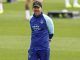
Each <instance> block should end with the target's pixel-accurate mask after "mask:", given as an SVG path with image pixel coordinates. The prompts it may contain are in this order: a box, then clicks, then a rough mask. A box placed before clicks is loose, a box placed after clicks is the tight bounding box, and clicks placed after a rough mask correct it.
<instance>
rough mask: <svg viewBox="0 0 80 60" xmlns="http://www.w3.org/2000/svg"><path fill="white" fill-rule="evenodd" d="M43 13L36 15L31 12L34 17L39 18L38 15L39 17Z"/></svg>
mask: <svg viewBox="0 0 80 60" xmlns="http://www.w3.org/2000/svg"><path fill="white" fill-rule="evenodd" d="M42 15H43V13H42V12H41V14H40V15H38V16H36V15H35V14H33V16H34V17H36V18H39V17H41V16H42Z"/></svg>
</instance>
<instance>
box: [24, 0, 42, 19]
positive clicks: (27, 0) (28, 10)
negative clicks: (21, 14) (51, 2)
mask: <svg viewBox="0 0 80 60" xmlns="http://www.w3.org/2000/svg"><path fill="white" fill-rule="evenodd" d="M31 1H32V0H26V3H25V9H26V19H30V4H31ZM34 1H39V2H41V3H42V2H43V0H33V1H32V2H34Z"/></svg>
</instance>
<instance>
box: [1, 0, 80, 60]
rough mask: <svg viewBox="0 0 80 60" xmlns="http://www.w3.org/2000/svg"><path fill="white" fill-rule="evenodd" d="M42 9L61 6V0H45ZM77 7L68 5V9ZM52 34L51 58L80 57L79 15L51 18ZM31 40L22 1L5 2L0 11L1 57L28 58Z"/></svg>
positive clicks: (77, 59)
mask: <svg viewBox="0 0 80 60" xmlns="http://www.w3.org/2000/svg"><path fill="white" fill-rule="evenodd" d="M43 9H44V12H45V13H46V12H48V11H52V10H62V9H65V7H64V0H56V1H55V0H54V1H53V0H45V1H44V5H43ZM73 9H74V10H79V9H76V8H69V10H73ZM53 20H54V25H55V35H54V38H53V40H52V42H51V55H50V60H80V19H53ZM29 43H30V27H29V22H27V21H26V19H25V10H24V2H18V3H13V4H8V3H4V13H3V14H1V15H0V60H27V55H28V54H27V50H28V48H29V45H30V44H29Z"/></svg>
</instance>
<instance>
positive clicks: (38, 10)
mask: <svg viewBox="0 0 80 60" xmlns="http://www.w3.org/2000/svg"><path fill="white" fill-rule="evenodd" d="M33 11H34V14H35V15H36V16H39V15H40V14H41V12H42V8H41V7H34V8H33Z"/></svg>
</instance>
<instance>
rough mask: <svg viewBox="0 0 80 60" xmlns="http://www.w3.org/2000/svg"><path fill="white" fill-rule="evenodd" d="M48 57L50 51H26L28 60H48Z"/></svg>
mask: <svg viewBox="0 0 80 60" xmlns="http://www.w3.org/2000/svg"><path fill="white" fill-rule="evenodd" d="M49 57H50V49H49V50H29V51H28V60H49Z"/></svg>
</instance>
